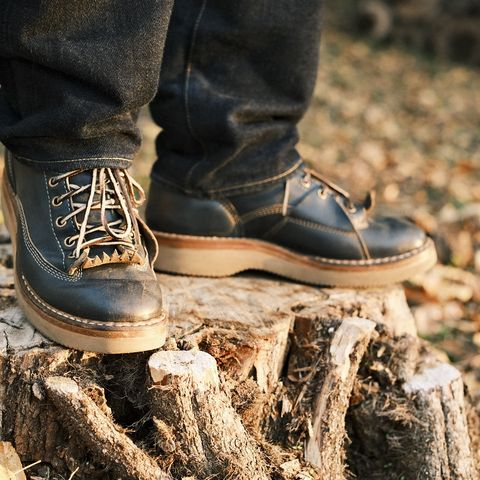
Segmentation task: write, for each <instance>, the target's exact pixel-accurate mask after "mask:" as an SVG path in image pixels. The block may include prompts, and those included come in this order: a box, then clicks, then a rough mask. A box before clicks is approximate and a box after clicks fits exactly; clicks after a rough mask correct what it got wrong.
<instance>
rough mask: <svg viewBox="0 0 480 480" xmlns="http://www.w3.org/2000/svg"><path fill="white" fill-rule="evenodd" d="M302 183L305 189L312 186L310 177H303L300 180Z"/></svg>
mask: <svg viewBox="0 0 480 480" xmlns="http://www.w3.org/2000/svg"><path fill="white" fill-rule="evenodd" d="M300 185H301V186H302V187H303V188H305V189H308V188H310V187H311V186H312V181H311V180H309V179H308V178H302V179H301V180H300Z"/></svg>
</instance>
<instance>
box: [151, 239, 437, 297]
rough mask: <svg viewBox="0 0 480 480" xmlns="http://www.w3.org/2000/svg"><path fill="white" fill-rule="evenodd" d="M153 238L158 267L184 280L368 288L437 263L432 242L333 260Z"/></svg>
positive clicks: (262, 246)
mask: <svg viewBox="0 0 480 480" xmlns="http://www.w3.org/2000/svg"><path fill="white" fill-rule="evenodd" d="M153 233H154V235H155V238H156V239H157V242H158V245H159V250H160V251H159V256H158V258H157V259H156V261H155V268H156V269H157V270H159V271H163V272H168V273H176V274H181V275H193V276H201V277H226V276H231V275H234V274H236V273H240V272H243V271H246V270H260V271H266V272H269V273H273V274H275V275H279V276H281V277H286V278H288V279H291V280H294V281H298V282H302V283H308V284H312V285H324V286H336V287H356V288H367V287H376V286H384V285H389V284H394V283H399V282H402V281H404V280H407V279H409V278H411V277H413V276H415V275H417V274H418V273H422V272H424V271H427V270H429V269H430V268H432V267H433V266H434V265H435V264H436V262H437V254H436V250H435V246H434V243H433V241H432V240H431V239H430V238H427V239H426V241H425V243H424V244H423V245H422V246H420V247H419V248H417V249H415V250H412V251H411V252H406V253H405V254H402V255H397V256H393V257H387V258H382V259H371V260H333V259H327V258H321V257H313V256H307V255H301V254H298V253H296V252H293V251H291V250H288V249H286V248H283V247H279V246H278V245H274V244H271V243H269V242H265V241H262V240H255V239H248V238H223V237H200V236H192V235H180V234H174V233H166V232H159V231H153Z"/></svg>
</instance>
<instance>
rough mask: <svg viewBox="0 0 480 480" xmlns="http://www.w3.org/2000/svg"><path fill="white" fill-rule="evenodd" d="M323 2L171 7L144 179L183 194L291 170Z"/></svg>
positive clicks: (215, 0)
mask: <svg viewBox="0 0 480 480" xmlns="http://www.w3.org/2000/svg"><path fill="white" fill-rule="evenodd" d="M321 3H322V2H321V0H295V1H292V0H228V1H225V0H176V1H175V6H174V9H173V13H172V20H171V23H170V28H169V32H168V37H167V45H166V48H165V58H164V63H163V70H162V79H161V82H160V87H159V91H158V94H157V96H156V98H155V100H154V101H153V102H152V104H151V111H152V115H153V117H154V119H155V120H156V122H157V123H158V124H159V125H160V126H161V127H162V128H163V131H162V133H161V134H160V135H159V137H158V139H157V153H158V161H157V162H156V164H155V165H154V168H153V172H152V175H153V176H154V177H155V178H157V179H159V180H163V181H166V182H169V183H172V184H175V185H177V186H179V187H181V188H183V189H184V190H199V191H203V192H205V193H211V194H213V193H215V192H218V191H228V190H233V189H238V188H239V187H246V186H253V185H256V184H258V183H262V182H268V181H271V180H273V179H275V178H278V177H279V176H282V175H285V174H287V173H289V171H291V170H293V169H295V167H296V166H297V165H298V164H299V156H298V153H297V152H296V150H295V145H296V143H297V141H298V134H297V123H298V121H299V120H300V118H301V117H302V115H303V114H304V112H305V110H306V108H307V106H308V104H309V101H310V98H311V95H312V91H313V87H314V84H315V79H316V73H317V66H318V64H317V60H318V48H319V40H320V26H321Z"/></svg>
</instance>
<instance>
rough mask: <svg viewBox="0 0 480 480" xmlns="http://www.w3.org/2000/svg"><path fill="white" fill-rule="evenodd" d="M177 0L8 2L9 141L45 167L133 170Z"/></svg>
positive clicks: (4, 110) (0, 111) (4, 38)
mask: <svg viewBox="0 0 480 480" xmlns="http://www.w3.org/2000/svg"><path fill="white" fill-rule="evenodd" d="M172 6H173V0H144V1H142V2H140V3H138V2H131V1H128V0H95V1H91V0H25V1H18V0H0V85H1V88H0V140H1V141H2V142H3V143H4V144H5V145H6V146H7V148H9V149H10V150H11V151H12V152H13V153H14V154H15V155H16V156H17V157H18V158H19V159H20V160H22V161H25V162H26V163H29V164H31V165H35V166H38V167H39V168H42V169H56V170H66V169H70V170H71V169H72V168H78V167H81V168H83V167H85V166H86V165H87V164H88V166H89V168H93V167H99V166H111V167H126V166H128V165H129V164H130V162H131V159H132V158H133V156H134V155H135V153H136V151H137V149H138V147H139V144H140V135H139V132H138V130H137V127H136V117H137V112H138V109H139V108H140V107H141V106H142V105H145V104H147V103H148V102H149V101H150V100H151V99H152V98H153V97H154V96H155V93H156V91H157V88H158V79H159V73H160V64H161V61H162V55H163V47H164V42H165V37H166V32H167V29H168V22H169V19H170V14H171V9H172Z"/></svg>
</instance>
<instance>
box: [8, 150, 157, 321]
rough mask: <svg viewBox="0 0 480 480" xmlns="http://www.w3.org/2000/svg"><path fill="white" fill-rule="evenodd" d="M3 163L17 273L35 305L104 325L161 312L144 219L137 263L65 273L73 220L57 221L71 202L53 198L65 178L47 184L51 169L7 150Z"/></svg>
mask: <svg viewBox="0 0 480 480" xmlns="http://www.w3.org/2000/svg"><path fill="white" fill-rule="evenodd" d="M6 164H7V165H6V169H7V172H8V178H9V184H10V186H11V188H12V190H13V192H14V197H13V201H14V202H15V205H16V209H17V230H18V233H17V242H16V243H17V252H16V262H15V268H16V273H17V276H18V279H19V282H20V283H21V286H22V288H23V289H24V291H26V292H27V293H28V294H29V295H30V298H31V299H32V301H33V302H34V303H35V304H37V306H38V307H39V308H42V309H46V310H48V311H49V313H52V314H54V315H57V314H58V315H57V316H58V317H59V319H61V320H63V321H66V322H70V319H69V316H74V317H80V318H84V319H89V320H96V321H99V322H100V324H99V328H102V322H104V323H105V328H108V322H113V323H115V322H131V323H133V324H134V323H135V322H140V321H147V320H149V319H153V318H158V317H159V316H161V315H162V312H163V301H162V292H161V289H160V287H159V285H158V283H157V280H156V277H155V274H154V272H153V269H152V262H153V258H154V256H155V255H156V251H155V248H156V245H155V240H154V239H153V237H152V235H151V232H150V231H149V230H148V228H147V227H146V226H144V224H143V223H139V229H140V232H141V234H142V238H143V242H142V248H143V253H142V257H143V260H142V262H141V263H140V264H133V263H129V264H124V263H118V264H105V265H101V266H98V267H95V268H89V269H83V268H80V269H78V270H76V271H75V273H73V274H72V273H69V267H71V265H72V262H74V261H75V259H74V258H72V257H71V254H72V250H73V248H74V247H73V246H71V245H70V244H69V242H68V238H69V237H71V236H73V235H75V234H78V225H77V224H76V222H75V221H74V220H73V219H70V220H69V221H68V222H67V223H66V224H65V225H62V223H61V222H60V224H59V222H58V219H59V218H63V217H65V216H66V215H68V214H69V213H70V212H71V211H72V205H71V202H69V201H65V202H63V203H61V204H58V205H56V204H55V202H53V203H52V199H53V197H54V196H58V195H61V194H62V192H63V193H65V192H66V185H65V182H59V183H58V184H57V185H54V186H53V187H52V186H51V185H49V179H50V178H51V177H52V176H53V175H54V174H50V173H45V172H42V171H39V170H36V169H33V168H30V167H28V166H26V165H24V164H22V163H20V162H18V161H16V160H15V159H14V158H13V157H12V155H10V154H9V155H7V161H6ZM133 221H135V222H136V221H137V220H136V219H133ZM96 253H98V254H100V252H99V251H98V252H96ZM72 323H74V324H75V320H72Z"/></svg>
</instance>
